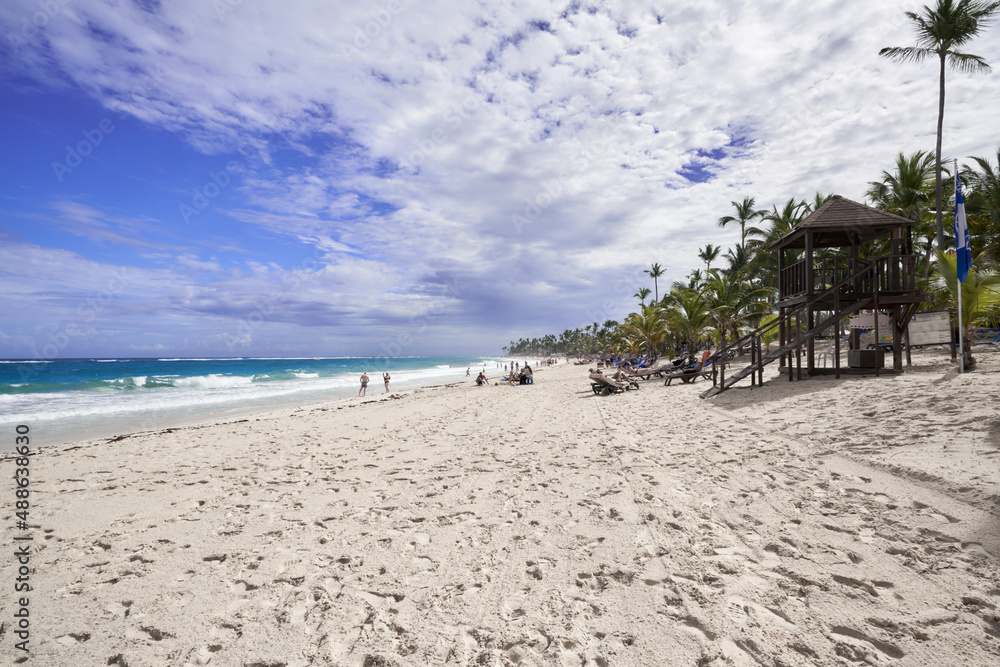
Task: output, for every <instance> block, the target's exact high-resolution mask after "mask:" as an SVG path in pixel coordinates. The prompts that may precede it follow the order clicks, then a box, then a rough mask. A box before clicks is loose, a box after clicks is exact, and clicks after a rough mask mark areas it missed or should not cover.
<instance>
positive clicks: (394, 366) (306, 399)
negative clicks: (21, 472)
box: [0, 356, 497, 451]
mask: <svg viewBox="0 0 1000 667" xmlns="http://www.w3.org/2000/svg"><path fill="white" fill-rule="evenodd" d="M496 363H497V360H496V359H495V358H493V357H485V356H484V357H396V358H391V359H385V358H381V357H379V358H373V357H320V358H294V359H289V358H232V359H179V358H162V359H55V360H52V361H20V360H0V451H2V450H8V449H12V443H13V441H14V439H13V435H11V437H9V438H7V437H4V436H3V434H4V433H7V434H13V433H14V428H15V426H17V425H18V424H26V425H27V426H28V427H29V428H30V429H31V434H32V436H33V438H32V443H33V444H36V445H47V444H61V443H67V442H74V441H77V440H84V439H88V438H97V437H105V436H111V435H117V434H121V433H132V432H136V431H142V430H149V429H153V428H160V427H164V426H172V425H179V424H184V423H192V422H197V421H205V420H208V419H213V418H225V417H230V416H235V415H242V414H247V413H252V412H259V411H264V410H268V409H272V408H281V407H286V406H293V405H307V404H311V403H319V402H322V401H326V400H332V399H338V398H347V397H351V396H356V395H357V393H358V389H359V388H360V382H359V380H358V378H359V377H360V375H361V373H362V372H364V371H367V372H368V375H369V376H370V377H371V382H370V383H369V385H368V395H369V396H378V395H380V394H382V393H383V392H384V386H383V383H382V373H384V372H386V371H388V372H389V374H390V375H391V377H392V381H391V384H390V389H406V388H412V387H417V386H423V385H432V384H443V383H447V382H457V381H463V380H465V371H466V369H467V368H469V367H471V368H472V369H473V370H472V375H473V377H475V374H476V372H477V371H478V370H482V368H483V367H486V369H487V371H491V370H493V369H495V368H496ZM7 441H9V443H8V442H7ZM8 445H10V446H8Z"/></svg>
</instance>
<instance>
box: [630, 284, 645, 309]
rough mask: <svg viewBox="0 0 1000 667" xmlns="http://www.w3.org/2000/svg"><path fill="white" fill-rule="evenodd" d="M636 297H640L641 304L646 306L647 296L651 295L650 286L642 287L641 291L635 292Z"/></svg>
mask: <svg viewBox="0 0 1000 667" xmlns="http://www.w3.org/2000/svg"><path fill="white" fill-rule="evenodd" d="M632 296H634V297H635V298H637V299H639V306H640V307H644V306H645V305H646V297H647V296H649V288H648V287H640V288H639V291H638V292H636V293H635V294H633V295H632Z"/></svg>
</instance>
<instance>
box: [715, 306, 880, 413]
mask: <svg viewBox="0 0 1000 667" xmlns="http://www.w3.org/2000/svg"><path fill="white" fill-rule="evenodd" d="M873 302H874V299H872V298H868V299H861V300H859V301H853V302H851V304H850V305H849V306H847V307H846V308H843V309H841V310H840V311H839V312H838V313H836V314H834V315H831V316H830V317H828V318H826V319H825V320H823V321H822V322H820V323H819V324H817V325H816V326H814V327H813V328H812V329H810V330H809V331H806V332H805V333H803V334H802V335H801V336H799V337H798V338H796V340H793V341H791V342H790V343H785V344H784V345H782V346H781V347H779V348H778V349H777V350H774V351H773V352H768V353H767V354H761V347H760V344H759V343H758V344H756V345H754V344H753V343H751V345H752V346H751V350H752V352H751V356H752V357H755V358H754V359H753V360H752V361H751V362H750V365H749V366H747V367H746V368H744V369H743V370H741V371H738V372H736V374H734V375H731V376H729V377H728V378H727V377H725V370H724V369H723V371H722V377H721V378H719V379H718V380H717V381H716V383H715V384H714V385H713V386H712V388H711V389H708V390H706V391H704V392H702V393H701V397H702V398H711V397H712V396H715V395H716V394H721V393H722V392H724V391H725V390H727V389H729V388H730V387H732V386H733V385H734V384H736V383H737V382H739V381H740V380H743V379H745V378H747V377H748V376H749V375H750V374H751V373H756V372H760V371H762V370H763V369H764V366H767V365H768V364H770V363H771V362H772V361H776V360H778V359H780V358H781V357H783V356H785V355H786V354H788V353H789V352H792V351H793V350H795V349H797V348H800V347H801V346H802V345H803V344H805V343H806V342H808V341H809V340H810V339H812V338H814V337H815V336H816V335H817V334H818V333H820V332H821V331H823V330H824V329H826V328H827V327H829V326H832V325H833V324H836V323H837V322H838V321H839V320H841V319H842V318H844V317H847V316H848V315H851V314H853V313H855V312H857V311H859V310H864V309H865V308H871V307H872V304H873ZM786 319H789V320H790V319H791V318H786ZM777 324H778V320H775V321H774V322H772V323H771V324H770V325H768V326H766V327H761V328H759V329H757V330H755V331H754V332H753V333H752V334H749V335H751V336H754V337H755V338H756V339H757V340H758V341H759V339H760V336H761V334H763V333H767V331H769V330H770V329H771V328H773V326H777ZM772 325H773V326H772ZM754 351H755V352H756V354H754V353H753V352H754ZM761 381H762V382H763V379H761Z"/></svg>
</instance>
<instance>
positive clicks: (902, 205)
mask: <svg viewBox="0 0 1000 667" xmlns="http://www.w3.org/2000/svg"><path fill="white" fill-rule="evenodd" d="M933 174H934V156H933V155H931V153H930V152H929V151H917V152H916V153H914V154H913V155H911V156H909V157H906V156H905V155H903V154H902V153H900V154H899V155H897V156H896V170H895V171H894V172H888V171H883V172H882V178H881V180H878V181H871V182H870V183H868V192H866V193H865V196H866V197H867V198H868V199H869V200H870V201H871V202H872V204H874V205H875V208H877V209H880V210H883V211H888V212H889V213H895V214H896V215H901V216H903V217H904V218H907V219H909V220H913V221H914V222H915V223H917V224H916V230H915V231H916V232H917V234H920V235H921V236H924V237H925V238H926V240H927V254H926V258H925V261H924V277H925V278H926V277H927V275H928V272H929V270H930V265H931V246H932V244H931V241H932V238H933V235H934V228H933V227H932V226H930V225H929V224H928V225H926V226H925V225H922V224H921V223H923V222H925V221H929V220H928V219H929V217H930V202H931V188H932V187H933V185H934V177H933Z"/></svg>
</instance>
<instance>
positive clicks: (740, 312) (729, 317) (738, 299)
mask: <svg viewBox="0 0 1000 667" xmlns="http://www.w3.org/2000/svg"><path fill="white" fill-rule="evenodd" d="M738 247H739V246H737V248H738ZM743 274H744V272H743V271H735V272H733V273H728V274H725V273H721V274H720V273H718V272H715V271H713V272H712V274H711V276H709V278H708V280H707V281H706V282H705V292H704V295H705V298H706V299H707V300H708V303H709V313H710V314H711V316H712V318H713V319H714V320H715V325H716V328H717V329H718V330H719V340H720V341H722V340H725V339H726V334H727V333H732V334H733V337H734V338H739V330H740V328H741V327H743V326H751V327H753V326H756V325H757V323H758V322H759V321H760V318H761V317H762V316H763V314H764V312H765V310H766V309H767V300H766V299H767V296H768V292H767V290H766V289H763V288H762V287H760V286H759V285H757V284H755V283H753V282H751V281H748V280H746V278H745V276H744V275H743Z"/></svg>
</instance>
